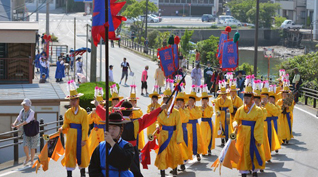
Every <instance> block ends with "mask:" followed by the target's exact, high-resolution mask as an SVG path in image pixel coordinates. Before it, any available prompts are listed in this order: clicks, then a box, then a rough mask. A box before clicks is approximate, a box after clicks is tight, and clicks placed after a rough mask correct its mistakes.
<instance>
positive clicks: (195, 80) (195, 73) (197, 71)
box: [191, 64, 202, 86]
mask: <svg viewBox="0 0 318 177" xmlns="http://www.w3.org/2000/svg"><path fill="white" fill-rule="evenodd" d="M191 78H192V85H196V86H200V85H201V78H202V71H201V68H200V64H197V65H196V67H195V68H194V69H193V70H192V72H191Z"/></svg>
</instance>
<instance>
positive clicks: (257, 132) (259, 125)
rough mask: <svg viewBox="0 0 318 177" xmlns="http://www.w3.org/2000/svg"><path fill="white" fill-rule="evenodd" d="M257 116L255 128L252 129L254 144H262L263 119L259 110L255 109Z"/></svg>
mask: <svg viewBox="0 0 318 177" xmlns="http://www.w3.org/2000/svg"><path fill="white" fill-rule="evenodd" d="M253 114H255V115H256V116H257V119H256V123H255V127H254V138H255V141H256V143H259V144H263V137H264V119H263V113H262V110H261V109H256V111H255V113H253Z"/></svg>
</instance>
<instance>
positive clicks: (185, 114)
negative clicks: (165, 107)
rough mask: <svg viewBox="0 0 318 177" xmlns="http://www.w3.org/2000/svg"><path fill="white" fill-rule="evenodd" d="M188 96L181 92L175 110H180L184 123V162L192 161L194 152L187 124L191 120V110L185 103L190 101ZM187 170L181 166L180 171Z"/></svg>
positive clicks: (182, 151) (182, 153)
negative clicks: (190, 145) (190, 143)
mask: <svg viewBox="0 0 318 177" xmlns="http://www.w3.org/2000/svg"><path fill="white" fill-rule="evenodd" d="M188 99H189V98H188V96H187V95H186V94H185V93H184V92H179V93H178V95H177V97H176V105H175V108H176V109H178V111H179V113H180V119H181V123H182V133H183V142H182V143H180V144H179V146H180V152H181V155H182V159H183V161H186V160H192V151H191V148H190V147H189V134H188V129H187V124H188V122H189V119H190V113H189V110H188V109H187V108H186V107H185V102H187V100H188ZM184 170H185V165H184V163H183V164H181V165H180V171H184Z"/></svg>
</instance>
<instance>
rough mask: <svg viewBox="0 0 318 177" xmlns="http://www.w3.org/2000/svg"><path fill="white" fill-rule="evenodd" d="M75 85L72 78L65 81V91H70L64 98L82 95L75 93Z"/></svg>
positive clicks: (81, 94)
mask: <svg viewBox="0 0 318 177" xmlns="http://www.w3.org/2000/svg"><path fill="white" fill-rule="evenodd" d="M76 89H77V86H76V83H75V82H74V80H70V81H68V82H67V91H68V92H70V95H69V96H66V97H65V99H70V100H71V99H75V98H79V97H81V96H83V95H84V94H83V93H77V90H76Z"/></svg>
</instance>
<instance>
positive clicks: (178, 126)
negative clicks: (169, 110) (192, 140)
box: [175, 110, 183, 143]
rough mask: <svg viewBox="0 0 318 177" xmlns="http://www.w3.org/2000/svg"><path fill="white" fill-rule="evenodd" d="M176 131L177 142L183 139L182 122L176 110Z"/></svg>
mask: <svg viewBox="0 0 318 177" xmlns="http://www.w3.org/2000/svg"><path fill="white" fill-rule="evenodd" d="M175 115H176V117H175V119H176V132H177V143H182V141H183V130H182V122H181V118H180V113H179V111H177V110H176V114H175Z"/></svg>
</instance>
